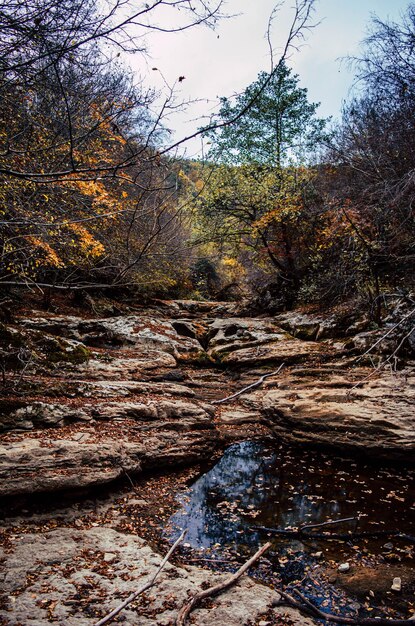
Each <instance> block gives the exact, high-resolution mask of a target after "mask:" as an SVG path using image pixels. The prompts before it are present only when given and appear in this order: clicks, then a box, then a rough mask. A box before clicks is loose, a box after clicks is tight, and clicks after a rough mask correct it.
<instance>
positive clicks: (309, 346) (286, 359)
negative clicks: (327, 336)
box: [216, 337, 323, 367]
mask: <svg viewBox="0 0 415 626" xmlns="http://www.w3.org/2000/svg"><path fill="white" fill-rule="evenodd" d="M322 352H323V350H322V348H321V346H320V345H319V344H317V343H315V342H311V341H301V340H300V339H287V338H283V337H281V339H280V340H279V341H274V342H272V343H266V344H261V345H258V346H256V347H252V348H244V349H237V350H233V351H232V352H230V353H229V354H226V353H223V352H222V353H221V355H220V360H221V362H222V363H223V364H224V365H228V366H231V367H247V366H261V365H268V364H281V363H286V364H291V363H299V362H301V361H304V359H306V358H308V357H310V356H318V355H319V354H320V353H322ZM216 355H217V353H216Z"/></svg>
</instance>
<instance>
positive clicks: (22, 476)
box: [0, 399, 220, 496]
mask: <svg viewBox="0 0 415 626" xmlns="http://www.w3.org/2000/svg"><path fill="white" fill-rule="evenodd" d="M28 408H29V407H26V415H27V418H29V417H30V418H31V419H32V420H33V419H34V416H35V415H36V420H37V423H39V421H40V420H41V419H42V416H43V419H44V420H46V421H47V420H50V419H51V416H53V418H54V419H58V418H59V419H60V420H61V421H64V420H65V419H69V417H71V419H73V420H76V419H77V418H78V419H80V417H81V414H82V418H83V421H82V422H81V424H74V425H68V426H60V427H59V428H58V427H57V425H56V424H55V428H53V429H52V428H50V427H46V428H44V430H42V431H40V430H39V429H38V430H33V432H28V433H12V434H10V435H9V436H8V437H7V438H6V437H5V438H4V439H3V443H2V445H0V495H1V496H10V495H17V494H30V493H35V492H47V491H59V490H67V489H74V488H84V487H91V486H94V485H102V484H105V483H109V482H112V481H114V480H116V479H118V478H120V477H122V476H125V477H127V478H128V476H130V474H131V475H134V474H137V473H139V472H141V471H142V470H143V469H154V468H157V469H161V468H163V467H165V468H172V467H173V468H174V467H179V466H183V465H188V464H191V463H197V462H200V461H206V460H208V459H209V458H211V455H212V454H213V452H214V450H215V449H216V448H217V446H218V445H219V440H220V435H219V432H218V430H217V429H216V428H215V426H214V424H213V420H212V409H211V408H210V407H209V406H207V405H199V404H195V403H191V402H187V401H183V400H167V399H166V400H159V401H150V402H148V403H147V404H146V403H138V402H106V403H104V404H103V405H100V404H99V403H98V404H97V403H92V404H84V405H83V406H82V408H79V409H76V408H74V407H70V406H65V405H50V404H46V403H36V404H35V405H33V406H32V411H28ZM88 418H89V419H88ZM26 421H28V419H27V420H26ZM45 425H46V424H45ZM48 425H49V424H48Z"/></svg>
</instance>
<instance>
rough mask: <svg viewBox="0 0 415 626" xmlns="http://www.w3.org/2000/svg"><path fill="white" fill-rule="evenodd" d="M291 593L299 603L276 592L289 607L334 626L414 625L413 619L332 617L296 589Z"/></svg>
mask: <svg viewBox="0 0 415 626" xmlns="http://www.w3.org/2000/svg"><path fill="white" fill-rule="evenodd" d="M293 592H294V593H295V594H296V595H297V596H298V597H299V598H300V599H301V602H298V601H296V600H294V598H293V597H291V596H290V595H289V594H288V593H285V591H280V590H278V593H279V594H280V595H281V597H282V598H284V599H285V601H286V603H288V604H289V605H290V606H293V607H295V608H296V609H298V610H299V611H301V612H302V613H306V614H307V615H311V616H313V617H315V618H317V619H323V620H326V621H330V622H335V623H336V624H350V625H351V626H412V625H413V623H414V620H413V619H389V618H382V617H366V618H362V617H345V616H342V615H334V614H333V613H325V612H324V611H321V610H320V609H319V608H317V607H316V606H315V605H314V604H312V602H310V600H308V599H307V598H306V597H304V596H303V594H302V593H300V592H299V591H298V589H293ZM281 604H285V603H284V602H282V601H281V600H279V601H278V602H277V604H276V605H277V606H279V605H281Z"/></svg>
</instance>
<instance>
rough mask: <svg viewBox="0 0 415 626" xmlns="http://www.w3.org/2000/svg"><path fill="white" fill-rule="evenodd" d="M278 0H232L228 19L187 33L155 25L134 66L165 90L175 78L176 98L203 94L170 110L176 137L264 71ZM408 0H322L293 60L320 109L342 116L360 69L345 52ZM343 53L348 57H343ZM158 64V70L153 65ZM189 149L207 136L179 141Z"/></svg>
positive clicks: (284, 30)
mask: <svg viewBox="0 0 415 626" xmlns="http://www.w3.org/2000/svg"><path fill="white" fill-rule="evenodd" d="M275 3H276V2H275V0H227V2H226V10H227V13H228V14H231V15H233V16H234V17H232V18H229V19H226V20H222V21H221V22H220V23H219V25H218V26H217V28H216V29H215V30H211V29H208V28H202V27H198V28H193V29H189V30H187V31H185V32H182V33H177V34H166V33H154V34H152V35H151V36H150V37H149V38H148V40H147V45H148V50H149V54H150V56H149V58H148V60H147V66H146V67H143V65H142V60H141V61H140V65H138V64H137V65H136V66H135V67H134V63H133V64H132V66H133V69H134V70H135V71H136V72H137V73H141V74H143V73H147V78H148V80H151V82H152V84H153V85H155V86H156V87H158V88H159V89H160V90H161V100H159V102H161V101H162V99H163V97H164V96H165V94H166V93H167V91H168V90H167V87H166V84H168V85H169V86H172V85H173V84H174V83H175V82H176V81H177V79H178V78H179V77H180V76H182V77H183V76H184V77H185V78H184V79H183V80H182V81H181V82H180V83H176V89H177V93H176V100H177V102H180V101H181V100H183V101H186V100H192V101H193V100H198V102H193V103H192V104H190V105H189V106H188V107H187V108H186V109H185V110H182V111H180V112H176V113H174V114H172V115H171V116H170V117H169V119H168V121H167V124H168V125H169V127H170V128H171V129H172V130H173V133H174V134H172V139H171V140H172V141H176V140H179V139H181V138H183V137H186V136H188V135H189V134H192V133H193V132H194V131H195V130H197V128H198V127H200V126H201V125H202V124H203V123H206V121H207V119H208V116H209V115H211V114H212V113H213V112H214V111H215V110H217V107H218V103H219V97H221V96H226V97H231V96H232V95H234V94H236V93H240V92H242V91H243V90H244V89H245V88H246V87H247V86H248V85H249V84H250V83H252V82H253V81H255V80H256V78H257V75H258V73H259V72H260V71H262V70H265V71H269V69H270V55H269V45H268V42H267V39H266V36H265V34H266V30H267V24H268V20H269V16H270V14H271V11H272V9H273V7H274V5H275ZM292 5H293V0H286V1H285V2H284V3H283V6H282V8H281V9H280V11H279V12H278V13H277V16H276V19H275V20H274V23H273V28H272V35H271V36H272V45H273V47H274V50H275V59H276V60H278V57H279V54H278V50H281V48H282V47H283V45H284V43H285V41H286V38H287V34H288V30H289V25H290V23H291V18H292V15H293V12H292ZM407 5H408V0H317V2H316V11H315V13H314V17H313V22H314V23H316V26H315V27H314V28H313V29H312V30H311V31H310V32H309V33H308V34H306V40H305V42H303V43H302V45H301V47H300V49H298V50H292V52H291V54H290V56H289V59H288V65H289V66H290V67H292V69H293V70H294V72H295V73H297V74H298V75H299V79H300V86H301V87H306V88H307V89H308V96H309V100H310V101H311V102H319V103H320V107H319V109H318V115H319V116H320V117H329V116H331V117H332V118H338V117H339V116H340V112H341V107H342V103H343V102H344V101H345V100H347V98H348V97H349V95H350V89H351V87H352V85H353V82H354V75H353V71H352V70H351V68H350V67H349V66H348V64H347V63H346V62H345V60H344V58H345V57H347V56H348V55H352V56H353V55H356V54H358V53H359V46H360V43H361V41H362V40H363V39H364V37H365V34H366V32H367V28H368V26H369V23H370V18H371V16H373V15H374V14H375V15H377V16H378V17H379V18H380V19H382V20H385V19H392V20H399V17H400V15H401V14H402V13H403V12H404V11H405V9H406V7H407ZM342 59H343V61H342ZM153 67H155V68H157V70H153V69H152V68H153ZM180 150H181V153H182V154H185V155H186V156H187V157H189V158H190V157H192V158H193V157H196V156H198V155H199V156H200V155H201V140H200V138H199V139H195V140H192V141H189V142H187V143H186V144H184V146H182V147H181V149H180Z"/></svg>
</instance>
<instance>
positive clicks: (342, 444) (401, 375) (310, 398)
mask: <svg viewBox="0 0 415 626" xmlns="http://www.w3.org/2000/svg"><path fill="white" fill-rule="evenodd" d="M304 373H305V374H307V372H304V370H303V371H301V370H300V372H299V374H296V371H295V369H293V370H292V371H291V372H289V373H288V374H287V375H286V376H285V377H284V380H283V381H282V382H281V383H280V384H279V385H278V387H276V388H274V389H272V390H270V391H266V392H265V393H264V392H262V394H261V393H260V392H256V394H252V396H251V399H250V398H246V399H245V402H246V403H247V404H248V405H249V404H250V403H252V404H253V405H254V406H257V408H258V405H261V407H262V409H261V410H262V412H263V414H264V415H265V416H266V417H268V418H269V420H270V424H271V428H272V430H273V432H274V433H275V435H276V436H277V437H281V438H282V439H284V440H287V441H291V442H294V443H307V444H313V445H320V446H327V447H335V448H337V449H338V450H339V451H343V452H350V451H352V452H353V451H355V452H359V451H360V452H361V453H363V454H367V455H371V456H374V457H377V458H380V457H382V458H389V459H408V460H413V458H414V453H415V372H414V370H413V369H412V368H408V369H407V370H403V371H401V372H397V373H391V372H385V371H384V372H381V373H378V374H376V372H375V374H376V376H374V375H373V374H374V371H373V370H368V369H365V368H358V369H355V370H353V371H352V372H349V371H347V370H346V371H344V370H343V371H338V372H335V373H332V372H330V370H329V369H328V368H327V369H326V370H322V371H321V373H320V376H319V378H317V379H316V378H315V377H314V376H307V375H305V376H304ZM368 377H369V379H367V378H368Z"/></svg>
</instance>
